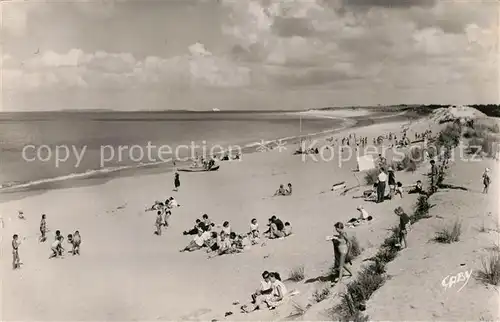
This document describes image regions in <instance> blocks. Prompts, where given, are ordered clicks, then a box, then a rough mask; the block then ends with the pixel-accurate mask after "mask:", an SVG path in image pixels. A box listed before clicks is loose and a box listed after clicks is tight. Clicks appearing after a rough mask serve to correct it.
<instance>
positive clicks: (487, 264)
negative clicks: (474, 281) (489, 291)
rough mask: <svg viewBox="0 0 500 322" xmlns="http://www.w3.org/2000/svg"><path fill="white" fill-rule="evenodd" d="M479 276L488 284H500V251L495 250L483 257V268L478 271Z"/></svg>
mask: <svg viewBox="0 0 500 322" xmlns="http://www.w3.org/2000/svg"><path fill="white" fill-rule="evenodd" d="M478 278H479V279H480V280H481V281H483V282H484V283H486V284H491V285H496V286H498V285H500V252H499V251H498V250H496V251H495V250H494V251H493V252H492V254H491V255H490V256H489V257H488V258H487V259H483V268H482V270H480V271H479V272H478Z"/></svg>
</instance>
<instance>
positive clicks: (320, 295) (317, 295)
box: [312, 285, 331, 303]
mask: <svg viewBox="0 0 500 322" xmlns="http://www.w3.org/2000/svg"><path fill="white" fill-rule="evenodd" d="M330 294H331V289H330V287H329V286H328V285H323V286H322V287H320V288H318V289H316V290H315V291H314V292H313V294H312V298H313V301H314V303H319V302H322V301H324V300H325V299H327V298H328V297H329V296H330Z"/></svg>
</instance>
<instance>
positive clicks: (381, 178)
mask: <svg viewBox="0 0 500 322" xmlns="http://www.w3.org/2000/svg"><path fill="white" fill-rule="evenodd" d="M386 182H387V174H385V169H384V168H380V173H379V175H378V184H377V203H381V202H384V195H385V185H386Z"/></svg>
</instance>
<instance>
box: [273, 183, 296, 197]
mask: <svg viewBox="0 0 500 322" xmlns="http://www.w3.org/2000/svg"><path fill="white" fill-rule="evenodd" d="M291 195H292V184H291V183H288V189H285V185H283V184H280V187H279V188H278V190H276V192H275V193H274V195H273V196H291Z"/></svg>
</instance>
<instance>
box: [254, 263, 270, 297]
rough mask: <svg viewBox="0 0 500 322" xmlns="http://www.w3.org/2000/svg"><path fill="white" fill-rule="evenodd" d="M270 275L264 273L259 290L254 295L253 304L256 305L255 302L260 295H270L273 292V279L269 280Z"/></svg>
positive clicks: (266, 272)
mask: <svg viewBox="0 0 500 322" xmlns="http://www.w3.org/2000/svg"><path fill="white" fill-rule="evenodd" d="M269 275H270V273H269V272H268V271H264V272H263V273H262V281H260V286H259V288H258V289H257V290H256V291H255V293H253V294H252V304H255V300H256V299H257V297H258V296H260V295H268V294H271V293H272V292H273V285H272V284H271V279H270V278H269Z"/></svg>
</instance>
